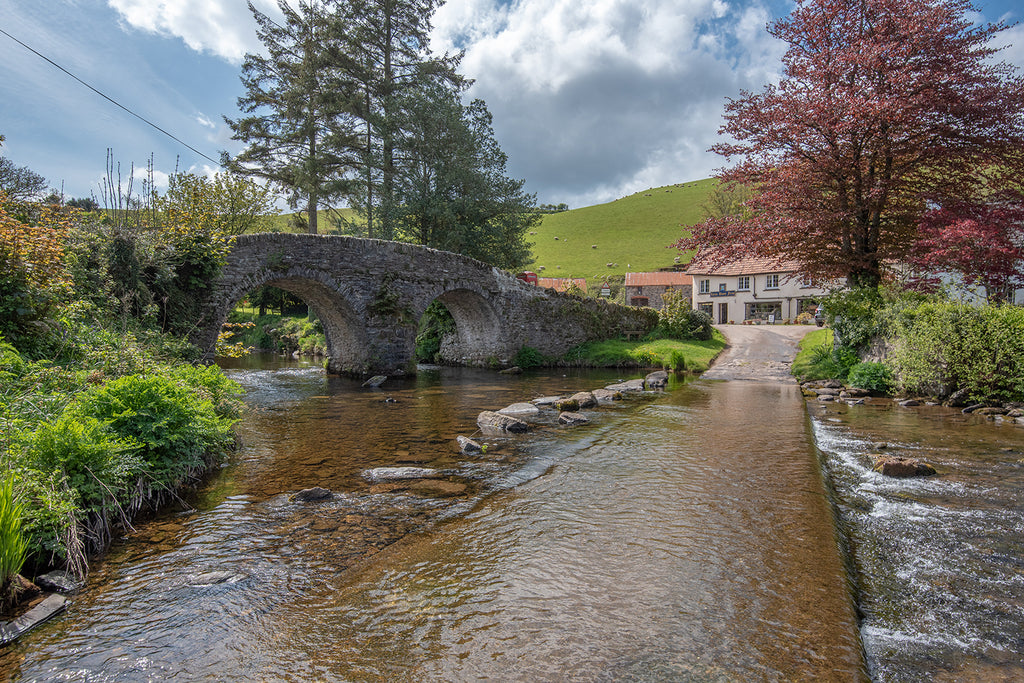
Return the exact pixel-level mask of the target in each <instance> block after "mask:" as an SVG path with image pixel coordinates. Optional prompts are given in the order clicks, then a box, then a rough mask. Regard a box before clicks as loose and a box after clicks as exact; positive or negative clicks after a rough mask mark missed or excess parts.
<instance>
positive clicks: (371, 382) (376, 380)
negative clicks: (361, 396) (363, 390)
mask: <svg viewBox="0 0 1024 683" xmlns="http://www.w3.org/2000/svg"><path fill="white" fill-rule="evenodd" d="M387 379H388V376H387V375H374V376H373V377H371V378H370V379H368V380H366V381H365V382H363V386H364V387H379V386H380V385H381V384H384V382H386V381H387Z"/></svg>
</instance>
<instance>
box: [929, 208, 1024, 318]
mask: <svg viewBox="0 0 1024 683" xmlns="http://www.w3.org/2000/svg"><path fill="white" fill-rule="evenodd" d="M1022 226H1024V207H1022V206H1021V205H1020V204H1002V203H999V202H998V201H996V200H995V199H993V200H992V201H989V202H988V203H986V204H982V205H978V204H969V203H967V204H962V205H961V204H957V203H955V202H950V203H947V204H946V205H945V206H943V207H941V208H936V209H933V210H931V211H928V212H927V213H925V215H924V217H923V219H922V221H921V226H920V238H919V239H918V241H917V242H915V243H914V245H913V247H912V248H911V251H910V255H909V256H910V264H911V266H912V267H913V268H914V270H915V272H916V273H918V274H924V275H925V279H926V280H927V276H928V275H930V274H934V273H938V272H944V273H957V274H959V275H960V277H961V278H962V280H963V282H964V284H967V285H970V286H977V287H983V288H984V290H985V296H986V297H987V298H988V299H989V300H990V301H1011V300H1012V299H1013V292H1014V289H1016V288H1017V287H1021V286H1024V270H1022V269H1024V229H1022ZM932 279H934V275H933V276H932Z"/></svg>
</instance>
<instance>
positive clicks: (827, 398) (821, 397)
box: [818, 394, 836, 403]
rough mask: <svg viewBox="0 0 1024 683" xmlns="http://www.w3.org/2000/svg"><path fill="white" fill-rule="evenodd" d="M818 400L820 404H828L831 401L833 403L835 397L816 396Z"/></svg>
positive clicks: (829, 395)
mask: <svg viewBox="0 0 1024 683" xmlns="http://www.w3.org/2000/svg"><path fill="white" fill-rule="evenodd" d="M818 400H819V401H821V402H822V403H830V402H832V401H835V400H836V397H835V396H833V395H832V394H821V395H820V396H818Z"/></svg>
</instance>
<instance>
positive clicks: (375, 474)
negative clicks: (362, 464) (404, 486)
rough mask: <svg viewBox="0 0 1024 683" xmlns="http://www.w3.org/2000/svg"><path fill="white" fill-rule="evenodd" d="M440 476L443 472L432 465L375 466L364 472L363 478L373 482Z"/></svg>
mask: <svg viewBox="0 0 1024 683" xmlns="http://www.w3.org/2000/svg"><path fill="white" fill-rule="evenodd" d="M439 476H441V473H440V472H438V471H437V470H435V469H433V468H430V467H374V468H373V469H369V470H363V472H362V477H363V479H365V480H367V481H373V482H378V481H401V480H404V479H431V478H435V477H439Z"/></svg>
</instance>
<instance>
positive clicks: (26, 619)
mask: <svg viewBox="0 0 1024 683" xmlns="http://www.w3.org/2000/svg"><path fill="white" fill-rule="evenodd" d="M68 602H69V601H68V599H67V598H65V597H64V596H63V595H57V594H56V593H53V594H51V595H47V596H46V597H45V598H43V601H42V602H41V603H39V604H38V605H36V606H35V607H33V608H32V609H30V610H29V611H27V612H25V613H24V614H22V615H21V616H20V617H18V618H17V619H13V620H12V621H3V622H0V645H6V644H7V643H12V642H14V641H15V640H17V639H18V638H20V637H21V636H22V634H24V633H27V632H28V631H31V630H32V629H34V628H35V627H36V626H39V625H40V624H42V623H43V622H44V621H46V620H47V619H49V618H50V617H52V616H54V615H55V614H59V613H60V612H63V611H64V610H65V609H66V608H67V606H68Z"/></svg>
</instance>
